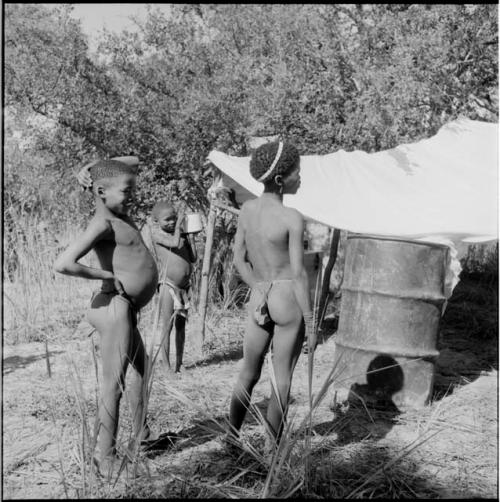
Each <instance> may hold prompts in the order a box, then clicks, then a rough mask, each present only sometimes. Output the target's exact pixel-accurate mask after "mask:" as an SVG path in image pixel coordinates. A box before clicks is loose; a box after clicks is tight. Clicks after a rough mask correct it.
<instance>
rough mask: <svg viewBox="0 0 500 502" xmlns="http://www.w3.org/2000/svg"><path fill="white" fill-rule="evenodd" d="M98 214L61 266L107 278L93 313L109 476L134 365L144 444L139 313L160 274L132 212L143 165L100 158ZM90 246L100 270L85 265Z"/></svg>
mask: <svg viewBox="0 0 500 502" xmlns="http://www.w3.org/2000/svg"><path fill="white" fill-rule="evenodd" d="M90 175H91V177H92V180H93V193H94V196H95V201H96V211H95V215H94V217H93V218H92V220H91V221H90V222H89V224H88V226H87V229H86V230H85V231H84V232H83V233H82V234H81V235H80V236H79V237H78V238H77V239H76V241H75V242H73V244H71V245H70V246H69V247H68V248H67V249H66V251H64V252H63V253H62V254H61V255H60V256H59V258H58V259H57V260H56V262H55V264H54V268H55V270H56V271H57V272H60V273H61V274H67V275H74V276H76V277H83V278H86V279H97V280H102V286H101V289H100V291H96V292H95V293H94V295H93V297H92V300H91V306H90V309H89V311H88V313H87V318H88V321H89V322H90V324H91V325H92V326H94V327H95V329H96V330H97V332H98V333H99V335H100V337H101V345H100V347H101V357H102V384H101V385H102V387H101V398H100V402H99V409H98V416H99V432H98V434H99V435H98V442H97V445H98V448H99V450H100V452H99V453H100V458H99V461H97V460H95V462H96V464H97V465H98V468H99V471H100V473H101V474H102V475H110V474H111V470H112V467H113V463H114V461H115V460H116V448H115V447H116V435H117V430H118V418H119V404H120V398H121V394H122V390H123V386H124V383H125V374H126V371H127V368H128V365H129V364H132V368H133V370H134V372H133V379H132V382H131V388H130V403H131V408H132V417H133V423H134V435H135V436H136V437H140V438H141V439H145V438H146V437H147V436H148V435H149V429H148V427H147V425H146V421H145V406H144V389H145V385H144V383H143V379H144V374H145V369H146V357H147V356H146V353H145V350H144V344H143V342H142V338H141V335H140V333H139V331H138V329H137V312H138V311H139V309H141V308H142V307H144V306H145V305H146V304H147V303H148V302H149V300H150V299H151V298H152V297H153V295H154V293H155V291H156V287H157V284H158V270H157V268H156V263H155V261H154V259H153V256H152V255H151V253H150V252H149V250H148V248H147V247H146V246H145V244H144V242H143V240H142V237H141V234H140V233H139V230H138V229H137V227H136V225H135V224H134V222H133V221H132V219H131V218H130V216H129V215H128V211H129V209H130V207H131V205H132V203H133V202H132V201H133V194H134V190H135V184H136V168H135V166H131V165H127V164H125V163H123V162H119V161H116V160H101V161H97V162H96V163H94V164H93V165H92V166H91V168H90ZM91 249H93V250H94V251H95V253H96V255H97V258H98V260H99V263H100V266H101V268H92V267H88V266H85V265H82V264H80V263H78V260H79V259H80V258H82V257H83V256H85V255H86V254H87V253H88V252H89V251H90V250H91Z"/></svg>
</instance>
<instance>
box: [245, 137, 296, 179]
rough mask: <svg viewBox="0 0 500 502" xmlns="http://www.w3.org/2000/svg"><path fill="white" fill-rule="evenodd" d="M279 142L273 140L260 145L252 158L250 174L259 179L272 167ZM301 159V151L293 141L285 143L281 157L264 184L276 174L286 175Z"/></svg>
mask: <svg viewBox="0 0 500 502" xmlns="http://www.w3.org/2000/svg"><path fill="white" fill-rule="evenodd" d="M278 148H279V142H277V141H273V142H270V143H265V144H263V145H261V146H259V147H258V148H257V149H255V150H254V151H253V152H252V156H251V158H250V174H251V175H252V176H253V177H254V178H255V179H256V180H258V179H259V178H260V177H261V176H262V175H263V174H264V173H265V172H266V171H267V170H268V169H269V168H270V167H271V164H272V163H273V161H274V159H275V158H276V154H277V153H278ZM299 160H300V156H299V152H298V150H297V148H295V147H294V146H293V145H292V144H291V143H283V149H282V151H281V155H280V158H279V160H278V162H277V163H276V165H275V166H274V169H273V170H272V171H271V172H270V173H269V174H268V175H267V176H266V178H265V179H264V180H263V183H264V184H267V183H268V182H270V181H274V177H275V176H276V175H285V174H288V173H289V172H291V171H292V170H293V168H294V167H295V166H296V165H297V163H298V162H299Z"/></svg>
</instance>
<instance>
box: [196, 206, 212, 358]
mask: <svg viewBox="0 0 500 502" xmlns="http://www.w3.org/2000/svg"><path fill="white" fill-rule="evenodd" d="M215 216H216V207H215V205H214V203H213V200H211V201H210V210H209V212H208V219H207V235H206V239H207V240H206V242H205V253H204V255H203V265H202V268H201V285H200V317H201V332H200V339H199V340H198V342H199V350H200V353H201V352H203V342H204V341H205V318H206V316H207V300H208V276H209V274H210V257H211V254H212V244H213V240H214V228H215Z"/></svg>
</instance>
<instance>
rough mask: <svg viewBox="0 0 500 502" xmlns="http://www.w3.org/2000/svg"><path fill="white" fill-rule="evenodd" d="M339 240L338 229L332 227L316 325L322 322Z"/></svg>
mask: <svg viewBox="0 0 500 502" xmlns="http://www.w3.org/2000/svg"><path fill="white" fill-rule="evenodd" d="M339 242H340V229H338V228H334V229H333V236H332V241H331V243H330V256H329V257H328V263H327V264H326V267H325V275H324V277H323V284H322V287H321V296H320V299H319V312H318V317H319V321H318V326H321V323H322V322H323V317H324V316H325V310H326V299H327V296H328V293H329V291H330V277H331V275H332V270H333V266H334V265H335V262H336V261H337V254H338V249H339Z"/></svg>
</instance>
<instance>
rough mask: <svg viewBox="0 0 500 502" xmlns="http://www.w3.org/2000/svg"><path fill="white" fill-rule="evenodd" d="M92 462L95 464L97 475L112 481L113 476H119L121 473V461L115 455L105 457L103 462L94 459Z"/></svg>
mask: <svg viewBox="0 0 500 502" xmlns="http://www.w3.org/2000/svg"><path fill="white" fill-rule="evenodd" d="M92 460H93V462H94V467H95V469H96V473H97V474H98V475H99V476H101V477H103V478H105V479H108V480H110V479H112V477H113V475H115V474H117V473H118V471H119V467H120V461H119V459H118V457H117V456H115V455H109V456H107V457H103V458H101V460H98V459H97V458H96V457H93V459H92Z"/></svg>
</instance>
